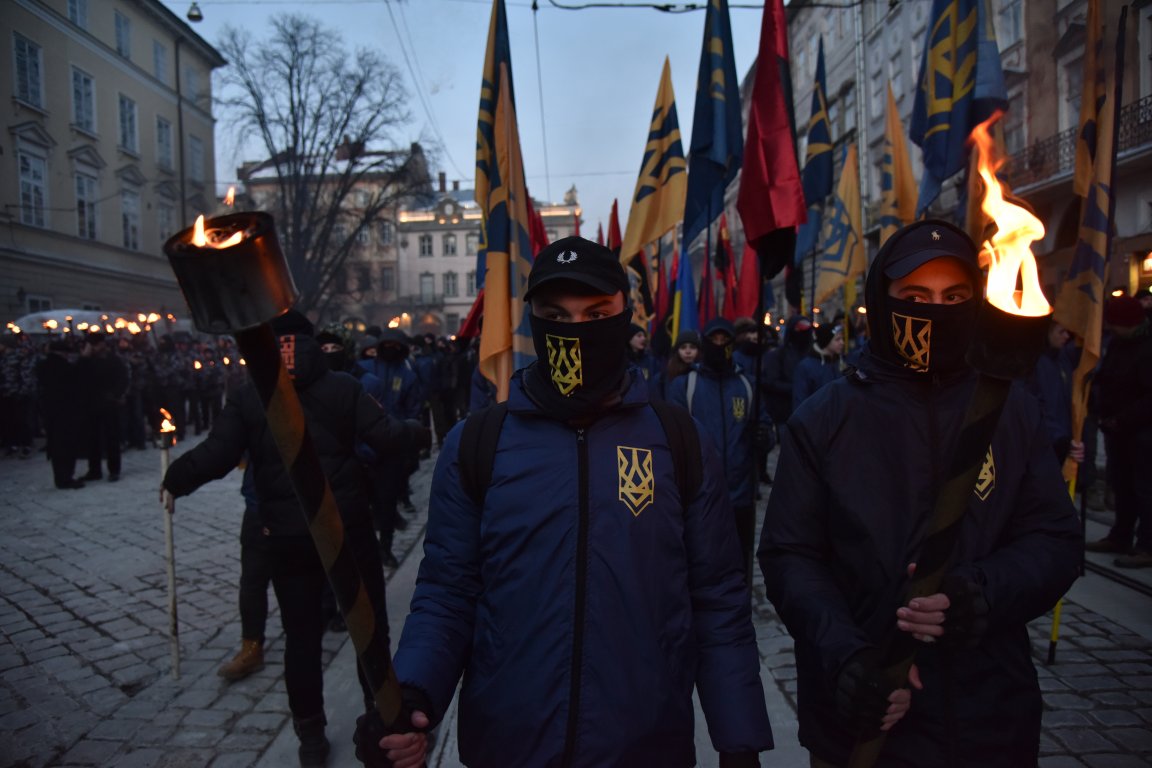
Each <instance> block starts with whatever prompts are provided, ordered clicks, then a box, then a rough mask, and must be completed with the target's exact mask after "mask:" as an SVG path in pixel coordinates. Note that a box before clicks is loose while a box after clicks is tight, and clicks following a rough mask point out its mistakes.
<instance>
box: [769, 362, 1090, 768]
mask: <svg viewBox="0 0 1152 768" xmlns="http://www.w3.org/2000/svg"><path fill="white" fill-rule="evenodd" d="M975 382H976V375H975V374H974V373H972V372H969V371H965V372H961V373H960V374H957V375H954V376H952V377H951V378H950V379H947V380H940V379H930V378H928V377H926V376H925V377H921V378H912V377H909V376H908V375H906V374H905V373H904V372H903V371H899V370H896V369H895V368H894V367H893V366H889V365H887V364H885V363H883V362H881V361H879V360H876V359H875V358H873V357H870V356H868V355H865V357H864V359H863V361H862V364H861V368H860V369H859V370H858V371H857V372H856V373H854V374H853V375H851V376H849V377H846V378H842V379H839V380H837V381H834V382H832V383H830V384H828V385H827V386H825V387H822V388H821V389H820V390H819V391H817V392H816V393H815V394H814V395H812V397H810V398H809V399H808V400H806V401H804V403H803V404H802V405H801V406H800V407H799V408H798V409H797V411H796V413H795V414H794V415H793V418H792V419H791V421H790V422H789V423H788V430H787V431H786V432H785V434H784V437H783V441H782V443H781V445H782V448H781V454H780V461H779V465H778V468H777V473H776V482H775V484H774V485H773V487H772V495H771V498H770V499H769V502H768V507H767V510H766V512H765V521H764V528H763V533H762V537H761V540H760V549H759V560H760V566H761V568H762V570H763V572H764V579H765V586H766V592H767V595H768V597H769V599H770V600H771V601H772V603H773V604H774V605H775V607H776V610H777V611H778V613H779V614H780V617H781V618H782V619H783V621H784V623H785V624H786V625H787V627H788V630H789V632H790V633H791V634H792V637H793V638H794V639H795V641H796V666H797V675H798V681H797V682H798V694H799V721H800V742H801V743H802V744H803V745H804V746H805V747H807V748H808V749H810V750H811V751H812V752H814V753H815V754H816V755H818V756H819V757H821V758H823V759H825V760H828V761H831V762H834V763H836V764H842V763H843V762H844V761H845V759H846V758H847V755H848V753H849V752H850V750H851V747H852V743H853V741H854V738H855V735H856V732H855V729H854V728H853V727H852V725H851V723H849V722H848V721H846V720H845V719H844V718H843V717H842V716H841V715H840V714H839V713H838V711H837V708H836V704H835V699H834V691H835V684H836V679H837V676H838V674H839V672H840V669H841V667H842V666H843V665H844V663H845V662H846V661H847V660H848V659H849V657H851V656H852V655H853V654H854V653H856V652H858V651H860V650H862V649H865V648H869V647H876V648H879V647H881V646H882V645H883V643H884V639H885V637H886V636H887V635H888V634H889V633H891V632H894V631H896V630H895V624H896V609H897V607H898V606H899V605H901V604H902V599H901V598H902V596H903V593H904V589H905V585H906V581H907V579H906V568H907V566H908V564H909V563H912V562H915V561H916V559H917V550H918V545H919V542H920V541H921V540H922V539H923V537H924V534H925V523H926V520H927V518H928V516H929V515H930V512H931V509H932V507H933V504H934V500H935V496H936V491H937V488H938V487H939V484H940V482H941V480H942V478H943V477H944V476H945V474H946V472H947V467H946V464H947V460H948V457H950V456H951V455H952V452H953V449H954V445H955V436H956V435H957V433H958V432H959V426H960V424H961V422H962V420H963V418H964V410H965V406H966V404H967V402H968V399H969V396H970V394H971V392H972V390H973V387H974V386H975ZM1050 445H1051V444H1050V440H1049V437H1048V435H1047V434H1046V433H1045V431H1044V429H1043V425H1042V423H1041V419H1040V413H1039V407H1038V405H1037V403H1036V400H1035V398H1033V397H1032V396H1031V395H1029V394H1028V393H1027V392H1025V391H1024V389H1023V388H1022V387H1020V386H1014V387H1013V389H1012V391H1011V393H1010V395H1009V398H1008V402H1007V404H1006V405H1005V408H1004V411H1003V415H1002V417H1001V419H1000V422H999V425H998V428H997V431H996V434H995V437H994V438H993V441H992V445H991V456H992V462H991V464H990V465H988V464H986V466H985V471H984V472H982V477H981V482H980V483H979V484H978V486H977V488H976V490H975V491H974V492H973V494H972V496H971V497H970V500H969V504H968V511H967V513H966V515H965V518H964V520H963V522H962V525H963V529H962V533H961V537H960V541H959V545H958V546H959V558H958V564H957V565H956V566H955V569H954V570H956V571H959V572H960V573H962V574H964V575H965V576H967V577H968V578H969V579H970V580H972V581H974V582H975V583H977V584H979V585H980V586H981V587H982V588H983V591H984V595H985V597H986V599H987V601H988V604H989V607H990V612H989V615H988V624H989V629H988V632H987V634H986V635H985V636H984V638H983V640H982V641H981V642H980V643H979V645H978V647H976V648H975V649H972V650H953V651H948V650H946V649H944V648H943V646H940V645H924V644H918V647H919V648H920V651H919V652H918V655H917V658H916V663H917V665H918V666H919V668H920V672H921V677H922V679H923V682H924V690H923V691H914V692H913V698H912V708H911V710H910V712H909V713H908V715H907V716H906V717H905V718H904V720H903V721H901V722H900V723H899V724H898V725H897V726H896V727H895V728H894V729H893V730H892V731H891V732H890V733H889V736H888V740H887V743H886V746H885V750H884V752H883V755H882V758H881V761H880V763H879V765H888V766H892V765H899V766H917V768H932V767H934V766H1005V768H1008V767H1009V766H1011V767H1012V768H1016V767H1018V766H1021V765H1035V764H1036V752H1037V749H1038V741H1037V739H1038V734H1039V726H1040V712H1041V700H1040V689H1039V687H1038V684H1037V680H1036V672H1035V670H1034V668H1033V666H1032V661H1031V657H1030V652H1031V649H1030V646H1029V640H1028V633H1027V629H1026V626H1025V625H1026V622H1028V621H1030V620H1032V619H1034V618H1036V617H1037V616H1040V615H1042V614H1043V613H1044V612H1045V611H1047V610H1048V609H1050V608H1051V607H1052V606H1053V604H1055V602H1056V600H1057V599H1059V598H1060V597H1061V596H1062V595H1063V594H1064V592H1065V591H1066V590H1067V589H1068V587H1069V586H1070V585H1071V584H1072V582H1073V581H1074V580H1075V578H1076V573H1077V567H1078V564H1079V560H1080V551H1081V547H1082V539H1081V535H1080V526H1079V523H1078V521H1077V519H1076V515H1075V511H1074V509H1073V507H1072V504H1071V502H1070V500H1069V498H1068V494H1067V491H1066V490H1065V488H1064V485H1063V483H1062V482H1061V478H1060V473H1059V467H1058V465H1057V463H1056V462H1055V461H1053V457H1052V450H1051V447H1050Z"/></svg>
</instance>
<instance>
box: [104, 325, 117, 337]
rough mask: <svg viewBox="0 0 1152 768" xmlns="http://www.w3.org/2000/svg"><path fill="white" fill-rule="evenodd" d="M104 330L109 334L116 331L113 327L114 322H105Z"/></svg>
mask: <svg viewBox="0 0 1152 768" xmlns="http://www.w3.org/2000/svg"><path fill="white" fill-rule="evenodd" d="M104 330H105V331H106V332H107V333H108V334H109V335H111V334H113V333H116V329H115V328H113V327H112V323H105V324H104Z"/></svg>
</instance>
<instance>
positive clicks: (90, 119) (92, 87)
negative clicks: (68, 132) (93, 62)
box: [72, 67, 96, 133]
mask: <svg viewBox="0 0 1152 768" xmlns="http://www.w3.org/2000/svg"><path fill="white" fill-rule="evenodd" d="M72 125H74V126H75V127H77V128H79V129H80V130H82V131H87V132H88V133H96V81H95V80H93V79H92V75H90V74H88V73H87V72H85V71H84V70H82V69H77V68H76V67H72Z"/></svg>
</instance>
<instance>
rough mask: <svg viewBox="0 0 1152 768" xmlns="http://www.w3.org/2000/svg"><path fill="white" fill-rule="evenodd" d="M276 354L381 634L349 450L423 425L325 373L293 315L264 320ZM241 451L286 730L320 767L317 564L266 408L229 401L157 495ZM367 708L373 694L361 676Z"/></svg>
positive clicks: (235, 458) (373, 547)
mask: <svg viewBox="0 0 1152 768" xmlns="http://www.w3.org/2000/svg"><path fill="white" fill-rule="evenodd" d="M272 327H273V330H274V331H275V332H276V335H277V336H278V337H279V340H280V353H281V357H282V358H283V360H284V363H285V366H286V367H287V368H288V371H289V375H290V376H291V377H292V380H293V384H294V385H295V387H296V393H297V395H298V396H299V397H300V403H301V405H302V406H303V408H304V415H305V418H306V420H307V422H308V428H309V432H310V434H311V437H312V443H313V445H314V446H315V448H316V452H317V453H318V454H319V457H320V463H321V465H323V467H324V474H325V475H326V476H327V478H328V482H329V484H330V485H331V487H332V492H333V494H334V495H335V497H336V502H337V505H338V506H339V508H340V516H341V518H342V520H343V522H344V530H345V539H344V545H345V546H346V547H350V548H351V553H352V555H353V557H354V558H355V559H356V562H357V565H358V566H359V571H360V574H361V576H362V577H363V578H364V581H365V584H364V586H365V589H366V590H367V592H368V596H369V598H370V599H371V601H372V605H373V607H374V608H375V613H376V627H377V631H381V629H382V630H383V631H384V632H387V627H388V612H387V610H386V609H385V604H384V577H383V570H382V568H381V565H380V554H379V551H378V549H377V544H376V537H375V535H374V534H373V531H372V518H371V515H370V514H369V502H368V497H367V494H366V492H365V482H364V472H363V467H362V465H361V463H360V461H359V460H358V459H357V457H356V455H355V452H354V449H355V446H356V442H357V440H362V441H364V442H365V443H367V444H368V445H370V446H371V447H372V449H373V450H375V451H376V452H377V453H379V454H382V455H383V454H389V453H397V452H399V451H401V450H408V449H409V447H410V446H411V445H413V444H419V446H423V447H427V446H428V444H429V443H430V435H429V432H428V430H427V429H425V428H423V427H420V426H419V425H414V424H411V423H407V422H402V421H398V420H396V419H392V418H389V417H388V416H387V415H385V413H384V412H383V411H382V410H381V409H380V406H379V405H378V404H377V403H376V402H375V401H374V400H373V399H372V398H371V397H370V396H369V395H368V393H367V392H366V391H365V390H364V388H363V387H362V386H361V384H360V382H358V381H357V380H356V379H354V378H352V377H351V376H344V375H341V374H338V373H333V372H331V371H329V370H328V366H327V363H326V362H325V360H324V356H323V353H322V352H321V351H320V346H319V344H317V343H316V340H315V339H314V338H313V337H312V324H311V323H310V322H309V321H308V320H307V318H305V317H304V316H303V315H301V314H299V313H298V312H295V311H290V312H289V313H288V314H286V315H284V316H283V317H281V318H278V319H277V320H276V321H274V322H273V324H272ZM245 451H248V454H249V462H250V465H251V467H252V472H253V480H254V483H255V487H256V496H257V498H258V502H259V512H260V518H261V523H262V524H263V535H264V536H265V537H266V544H267V546H266V547H265V548H264V549H265V552H266V553H267V555H268V557H269V558H270V559H271V564H270V566H271V571H272V586H273V588H274V589H275V591H276V600H277V602H278V603H279V604H280V615H281V620H282V622H283V625H284V634H285V638H286V639H285V649H284V683H285V686H286V687H287V689H288V706H289V708H290V709H291V711H292V720H293V725H294V727H295V729H296V733H297V735H298V736H299V738H300V750H299V756H300V763H301V765H302V766H312V765H324V762H325V759H326V758H327V754H328V741H327V739H326V738H325V736H324V726H325V724H326V722H327V720H326V718H325V715H324V680H323V670H322V666H321V650H322V645H321V640H322V637H323V634H324V628H325V622H324V614H323V611H322V608H321V600H322V596H323V592H324V585H325V583H326V578H327V577H326V575H325V573H324V567H323V565H322V564H321V562H320V557H319V556H318V555H317V554H316V549H315V546H314V545H313V543H312V538H311V536H310V534H309V532H308V525H307V520H306V518H305V515H304V513H303V512H302V511H301V509H300V504H299V502H298V501H297V500H296V496H295V494H294V493H293V491H292V486H291V484H290V482H289V478H288V474H287V471H286V470H285V468H284V463H283V461H282V459H281V458H280V454H279V453H278V452H277V450H276V446H275V443H274V442H273V439H272V434H271V431H270V430H269V427H268V422H267V419H266V417H265V413H264V407H263V405H262V404H261V402H260V398H259V396H258V395H257V393H256V390H255V388H254V387H252V386H251V385H248V386H244V387H240V388H239V389H238V391H237V392H235V393H231V394H230V395H229V399H228V402H227V403H226V404H225V406H224V409H223V410H222V411H221V412H220V416H219V418H218V419H217V420H216V423H214V424H213V425H212V430H211V432H210V433H209V435H208V437H207V439H206V440H204V442H202V443H201V444H200V445H198V446H196V447H195V448H193V449H192V450H190V451H188V452H187V453H186V454H184V455H183V456H181V457H180V458H179V459H177V460H175V461H174V462H172V466H171V468H169V470H168V474H167V475H165V477H164V485H163V487H162V488H161V494H163V493H164V492H165V491H166V492H168V493H170V494H171V495H172V496H175V497H179V496H185V495H187V494H189V493H192V492H193V491H194V490H196V489H197V488H199V487H200V486H201V485H203V484H205V483H207V482H208V481H210V480H216V479H219V478H221V477H224V476H225V475H226V474H228V473H229V472H230V471H231V470H232V468H233V467H235V466H236V465H237V464H238V463H239V462H240V459H241V457H242V456H243V455H244V452H245ZM360 685H361V689H362V690H363V694H364V706H365V710H369V709H372V708H373V697H372V692H371V689H370V687H369V686H368V684H367V681H366V680H365V678H364V676H363V674H361V675H360Z"/></svg>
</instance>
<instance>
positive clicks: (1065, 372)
mask: <svg viewBox="0 0 1152 768" xmlns="http://www.w3.org/2000/svg"><path fill="white" fill-rule="evenodd" d="M1070 338H1071V334H1070V333H1069V332H1068V329H1067V328H1065V327H1064V326H1063V325H1061V324H1060V323H1058V322H1056V321H1055V320H1053V321H1051V323H1050V324H1049V325H1048V343H1047V344H1046V345H1045V348H1044V351H1043V352H1042V353H1041V354H1040V358H1039V359H1038V360H1037V361H1036V369H1035V370H1034V371H1032V374H1031V375H1030V376H1028V377H1027V378H1026V379H1025V382H1024V383H1025V386H1026V387H1027V388H1028V391H1029V392H1031V393H1032V394H1033V395H1034V396H1035V397H1036V400H1037V401H1038V402H1039V403H1040V414H1041V416H1042V417H1043V419H1044V427H1045V429H1046V430H1047V432H1048V437H1049V438H1050V439H1051V440H1052V452H1053V453H1054V454H1055V455H1056V460H1057V461H1059V462H1061V463H1063V462H1064V459H1065V458H1066V457H1068V456H1069V455H1070V454H1071V456H1072V458H1073V459H1074V460H1076V461H1077V462H1082V461H1083V460H1084V443H1082V442H1080V441H1079V440H1076V441H1073V440H1072V373H1073V372H1074V371H1075V370H1076V366H1075V365H1074V364H1073V362H1072V361H1073V358H1072V354H1071V350H1072V349H1074V348H1070V347H1069V344H1068V340H1069V339H1070Z"/></svg>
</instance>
